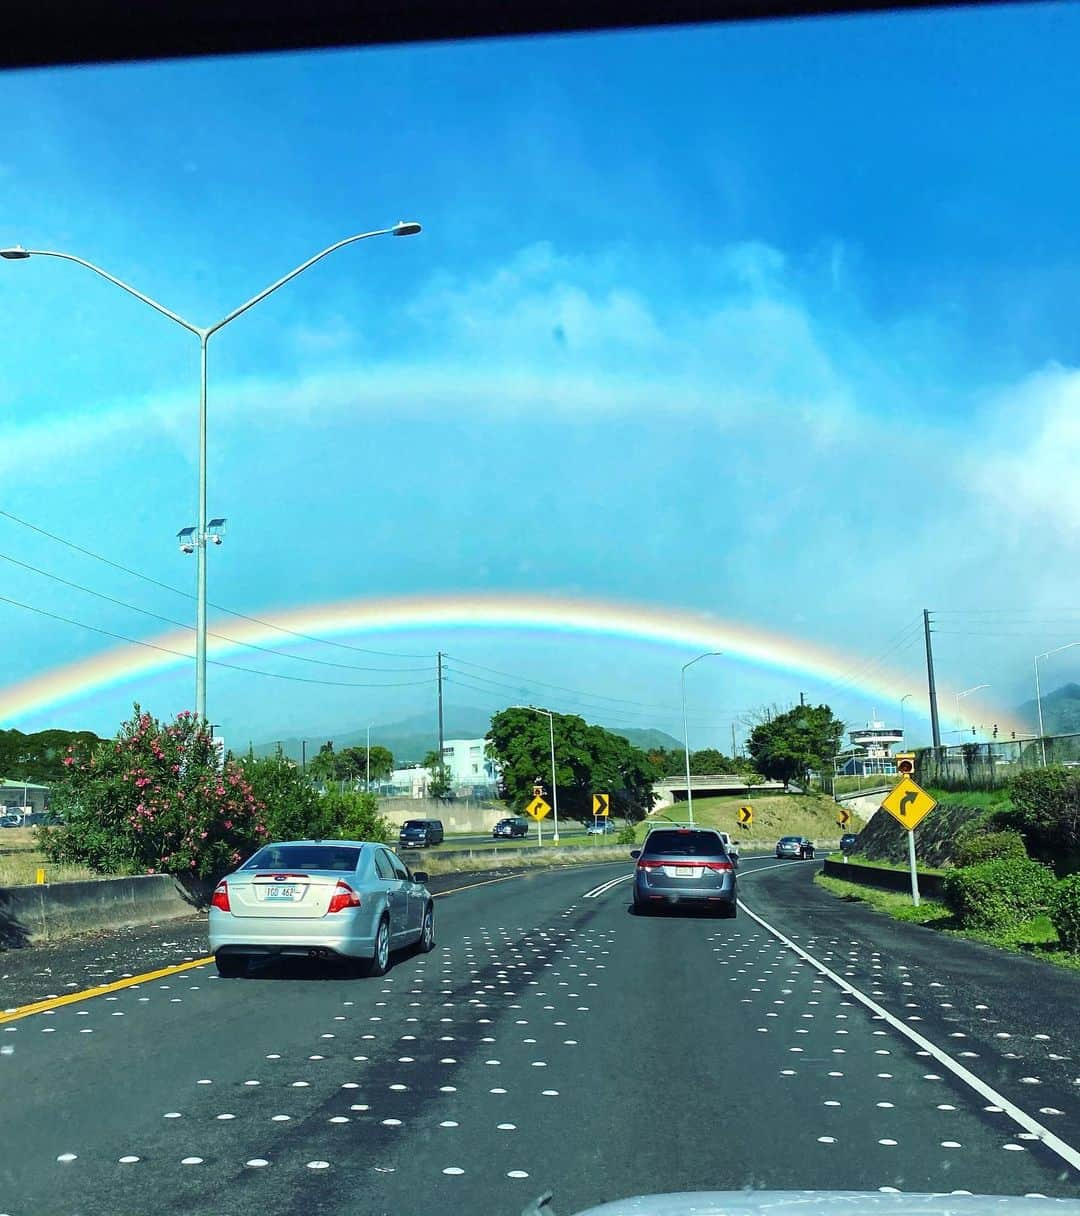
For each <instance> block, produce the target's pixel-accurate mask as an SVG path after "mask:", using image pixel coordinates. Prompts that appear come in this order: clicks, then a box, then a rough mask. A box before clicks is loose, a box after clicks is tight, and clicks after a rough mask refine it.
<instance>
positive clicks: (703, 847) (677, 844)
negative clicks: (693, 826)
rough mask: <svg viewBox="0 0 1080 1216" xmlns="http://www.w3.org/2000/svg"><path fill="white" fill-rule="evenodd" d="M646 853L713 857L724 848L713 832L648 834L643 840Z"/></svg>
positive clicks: (663, 831)
mask: <svg viewBox="0 0 1080 1216" xmlns="http://www.w3.org/2000/svg"><path fill="white" fill-rule="evenodd" d="M644 851H645V852H646V853H663V854H665V855H672V856H678V857H715V856H717V854H719V853H723V851H724V846H723V844H721V842H720V837H719V836H717V834H716V833H715V832H693V831H687V832H675V831H671V832H669V831H666V830H661V831H658V832H650V833H649V834H648V836H647V837H646V838H645V850H644Z"/></svg>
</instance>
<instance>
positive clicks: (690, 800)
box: [680, 650, 724, 823]
mask: <svg viewBox="0 0 1080 1216" xmlns="http://www.w3.org/2000/svg"><path fill="white" fill-rule="evenodd" d="M723 653H724V652H723V651H722V650H706V651H705V653H704V654H699V655H698V657H697V658H696V659H691V660H690V662H689V663H684V664H683V665H682V672H681V673H680V679H681V681H682V733H683V753H684V754H685V756H686V801H687V804H688V809H689V811H690V822H691V823H693V822H694V794H693V791H692V790H691V789H690V736H689V734H688V733H687V729H686V669H687V668H688V667H693V665H694V664H695V663H700V662H701V660H702V659H712V658H719V657H720V656H721V655H722V654H723Z"/></svg>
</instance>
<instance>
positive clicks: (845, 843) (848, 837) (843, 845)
mask: <svg viewBox="0 0 1080 1216" xmlns="http://www.w3.org/2000/svg"><path fill="white" fill-rule="evenodd" d="M858 840H859V837H858V835H857V834H856V833H855V832H845V833H844V834H843V836H841V837H840V852H841V853H854V852H855V845H856V844H857V843H858Z"/></svg>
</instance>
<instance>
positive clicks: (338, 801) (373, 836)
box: [317, 790, 391, 843]
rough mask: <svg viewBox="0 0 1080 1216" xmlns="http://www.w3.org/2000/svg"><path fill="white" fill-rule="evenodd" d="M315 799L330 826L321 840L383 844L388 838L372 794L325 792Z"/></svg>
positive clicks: (385, 823)
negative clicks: (371, 841)
mask: <svg viewBox="0 0 1080 1216" xmlns="http://www.w3.org/2000/svg"><path fill="white" fill-rule="evenodd" d="M317 797H318V799H319V802H320V804H321V808H322V812H323V816H324V820H325V822H326V823H327V825H328V827H329V830H328V831H327V832H325V833H324V834H323V835H322V839H324V840H325V839H331V838H334V837H337V838H339V839H344V840H375V841H381V842H382V843H386V842H387V841H388V840H389V839H390V837H391V827H390V824H389V823H388V822H387V821H386V820H385V819H384V818H383V817H382V816H381V815H380V814H379V800H378V798H376V797H375V795H374V794H368V793H363V792H361V791H359V790H344V791H338V790H327V791H326V793H325V794H319V795H317Z"/></svg>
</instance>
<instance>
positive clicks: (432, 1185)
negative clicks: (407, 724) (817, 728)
mask: <svg viewBox="0 0 1080 1216" xmlns="http://www.w3.org/2000/svg"><path fill="white" fill-rule="evenodd" d="M816 869H817V866H816V865H815V864H814V863H810V862H805V863H804V862H781V863H778V862H776V861H775V859H773V858H771V857H760V858H754V859H748V860H747V861H745V862H744V863H743V865H742V867H741V869H740V895H741V899H742V902H743V908H742V909H741V911H740V913H739V917H738V919H736V920H734V921H731V920H712V919H699V918H696V917H690V916H662V917H637V916H634V915H632V914H631V911H630V908H629V902H630V901H629V893H630V887H629V868H628V866H627V865H626V864H624V863H618V864H614V865H596V866H589V867H577V868H573V869H562V870H557V871H553V872H547V873H537V872H533V873H530V874H527V875H522V876H517V877H511V878H507V879H501V880H499V881H487V882H485V884H484V885H480V886H474V887H472V888H470V889H468V890H460V891H457V892H455V893H449V894H446V895H445V896H443V897H440V898H439V899H438V901H437V912H438V945H437V947H436V949H435V951H434V952H433V953H431V954H429V955H418V956H417V955H409V956H404V957H401V958H399V959H397V960H396V964H395V966H394V967H393V969H392V970H391V972H390V973H389V974H388V975H387V976H386V977H385V978H384V979H382V980H378V979H374V980H371V979H369V980H357V979H349V978H343V977H341V976H340V975H337V974H335V973H332V972H328V971H325V970H322V971H310V970H299V971H298V970H296V969H289V970H273V969H270V970H267V971H264V972H262V973H259V974H257V975H255V976H253V977H252V978H247V979H243V980H221V979H218V978H216V975H215V973H214V969H213V967H212V965H211V966H206V965H202V966H199V965H195V966H189V968H188V969H187V970H183V971H179V972H175V973H170V974H168V975H165V976H163V977H159V978H156V979H147V980H144V981H143V982H141V983H138V984H136V985H134V986H126V987H121V988H119V989H117V990H116V991H113V992H110V993H108V994H107V995H102V996H97V997H93V998H89V999H75V1000H73V1001H72V1003H70V1004H66V1005H62V1006H60V1007H58V1008H55V1009H51V1010H47V1011H45V1012H41V1013H35V1014H31V1015H29V1016H17V1015H11V1014H8V1015H2V1016H6V1017H7V1018H8V1019H9V1020H7V1021H6V1022H0V1047H2V1050H3V1055H0V1094H2V1097H0V1109H2V1111H3V1116H4V1118H3V1128H4V1138H3V1150H2V1152H0V1212H2V1213H8V1214H10V1216H25V1214H30V1213H50V1214H51V1213H66V1212H72V1213H74V1212H78V1213H85V1214H88V1216H89V1214H96V1213H110V1214H111V1213H115V1212H124V1213H143V1212H145V1213H154V1216H163V1214H165V1213H181V1212H185V1213H211V1212H212V1213H215V1214H216V1213H226V1212H227V1213H236V1214H256V1213H258V1214H259V1216H266V1214H267V1213H285V1212H288V1213H293V1212H295V1213H301V1212H302V1213H305V1214H309V1213H311V1212H319V1213H350V1214H352V1213H364V1214H366V1213H382V1212H394V1213H412V1212H417V1213H419V1212H425V1213H426V1212H434V1211H438V1210H449V1211H460V1212H469V1213H472V1212H476V1213H481V1212H483V1213H508V1214H510V1213H512V1214H516V1213H518V1212H520V1211H521V1210H522V1208H523V1207H524V1206H525V1205H526V1203H528V1202H529V1201H530V1200H532V1199H534V1198H535V1197H536V1196H537V1195H539V1194H541V1193H542V1192H544V1191H547V1190H552V1191H554V1195H555V1209H556V1211H557V1212H558V1213H560V1216H564V1214H565V1213H570V1212H574V1211H579V1210H581V1209H583V1208H585V1207H588V1206H590V1205H593V1204H597V1203H600V1202H602V1201H605V1200H611V1199H617V1198H622V1197H626V1196H629V1195H632V1194H635V1193H642V1192H655V1191H662V1190H688V1189H741V1188H746V1187H750V1188H769V1189H786V1188H807V1187H809V1188H814V1189H830V1190H832V1189H854V1190H879V1189H881V1188H896V1189H899V1190H903V1191H918V1192H926V1191H964V1190H966V1191H973V1192H976V1193H990V1192H996V1193H1004V1194H1027V1193H1038V1194H1044V1195H1052V1196H1054V1195H1060V1196H1070V1197H1080V1173H1078V1172H1077V1169H1076V1165H1077V1164H1078V1163H1080V1156H1078V1155H1077V1152H1076V1146H1078V1145H1080V1117H1078V1101H1077V1099H1078V1097H1080V1085H1078V1084H1077V1081H1076V1079H1077V1077H1078V1076H1080V1060H1078V1057H1080V1048H1078V1044H1077V1042H1076V1034H1077V1028H1076V1022H1077V1019H1076V1009H1077V1008H1078V1007H1080V976H1077V975H1075V974H1073V973H1067V972H1060V973H1059V972H1056V971H1052V970H1051V969H1049V968H1045V967H1041V966H1039V965H1038V964H1035V963H1031V962H1029V961H1028V960H1024V959H1018V958H1015V957H1012V956H1006V955H1001V954H998V953H996V952H994V951H990V950H988V949H983V948H981V947H978V946H974V945H970V944H969V943H965V942H960V941H953V940H945V939H942V938H940V937H937V936H935V935H933V934H932V933H930V932H929V931H926V930H919V929H915V928H913V927H911V926H904V925H897V924H894V923H893V922H889V921H886V920H884V919H883V918H881V917H879V916H877V915H876V914H874V913H871V912H868V911H867V910H866V909H864V908H861V907H858V908H856V907H852V906H851V905H845V904H842V903H840V902H838V901H835V900H833V899H832V897H831V896H828V895H827V894H825V893H823V892H821V891H819V890H818V889H817V888H815V887H814V886H813V884H812V882H811V878H812V873H813V872H814V871H815V870H816ZM446 881H460V882H466V881H472V880H471V879H465V878H462V879H460V880H446ZM444 885H445V883H444ZM154 932H155V933H156V934H157V937H156V938H153V937H152V935H151V938H146V937H145V935H144V937H143V938H138V935H136V936H135V937H129V938H127V939H120V941H121V944H120V946H118V947H114V948H113V949H112V950H111V951H110V949H109V943H108V942H107V941H106V942H99V943H98V944H97V946H96V947H95V950H96V953H94V955H93V957H94V958H95V959H96V960H98V961H97V962H95V963H94V964H93V965H92V967H91V969H90V971H87V972H86V975H87V976H89V977H90V980H91V982H102V981H109V980H113V979H116V978H117V977H119V976H120V975H121V973H122V972H123V971H125V970H134V969H136V967H139V968H141V969H146V968H147V967H149V966H152V965H157V964H159V963H162V962H165V961H170V962H172V961H177V951H180V952H181V956H182V954H183V953H184V952H186V954H187V955H188V956H189V957H190V956H191V955H193V954H194V955H195V957H196V960H197V950H198V948H199V945H200V942H201V932H202V929H201V926H199V925H197V924H189V925H185V926H179V927H178V926H172V927H165V928H164V929H159V930H155V931H154ZM170 934H171V936H170ZM778 934H779V935H782V936H778ZM125 942H126V944H125ZM139 942H141V945H139V944H138V943H139ZM148 943H149V944H148ZM170 951H171V953H170ZM110 953H111V954H112V955H113V956H114V957H112V958H111V959H110ZM41 957H42V958H43V959H44V958H46V957H49V956H47V955H44V954H43V955H42V956H41ZM56 957H57V959H59V958H60V955H57V956H56ZM63 957H65V958H67V960H68V963H67V965H68V966H69V967H70V966H74V964H73V963H72V957H73V956H72V955H71V954H70V952H69V953H68V954H67V955H64V956H63ZM103 960H107V961H110V965H109V966H108V967H106V966H105V965H104V962H103ZM132 960H134V962H133V961H132ZM16 961H18V960H16ZM54 963H55V967H54V970H53V971H52V972H51V973H49V974H48V975H46V974H42V975H38V976H35V975H34V974H33V972H32V970H30V969H27V965H26V964H23V967H24V971H23V973H22V978H21V979H19V981H18V982H19V985H20V991H21V992H22V993H23V996H24V997H25V998H26V999H27V1000H29V999H33V998H36V997H41V996H45V995H46V993H45V992H43V991H41V990H40V989H41V987H42V986H43V985H44V986H46V987H48V985H49V983H50V982H54V981H55V987H52V988H48V991H56V992H59V994H60V995H63V991H64V989H63V986H62V985H61V984H60V982H59V977H60V964H59V962H57V961H56V960H54ZM49 965H50V966H53V964H49ZM87 966H90V964H87ZM3 971H4V967H3V965H2V962H0V972H3ZM65 982H66V983H67V984H69V985H71V987H70V988H69V989H68V991H70V992H72V993H75V994H77V993H78V988H79V985H80V983H85V982H87V980H86V978H76V979H74V980H67V981H65ZM124 982H125V983H127V982H128V981H124ZM35 985H36V986H37V987H36V988H35ZM853 990H854V991H853ZM905 1028H906V1031H907V1032H908V1033H910V1034H914V1035H917V1036H919V1037H918V1038H917V1039H916V1040H914V1041H913V1040H912V1038H910V1037H908V1033H905ZM957 1071H959V1072H960V1073H961V1074H963V1076H958V1075H957ZM966 1078H969V1079H966ZM980 1086H981V1087H982V1089H981V1091H980ZM987 1087H989V1092H990V1093H991V1094H992V1095H993V1096H992V1097H991V1096H988V1095H987ZM1032 1127H1035V1128H1036V1129H1037V1130H1035V1131H1032V1130H1030V1129H1031V1128H1032ZM1048 1142H1049V1143H1048ZM1070 1154H1071V1155H1070Z"/></svg>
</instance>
